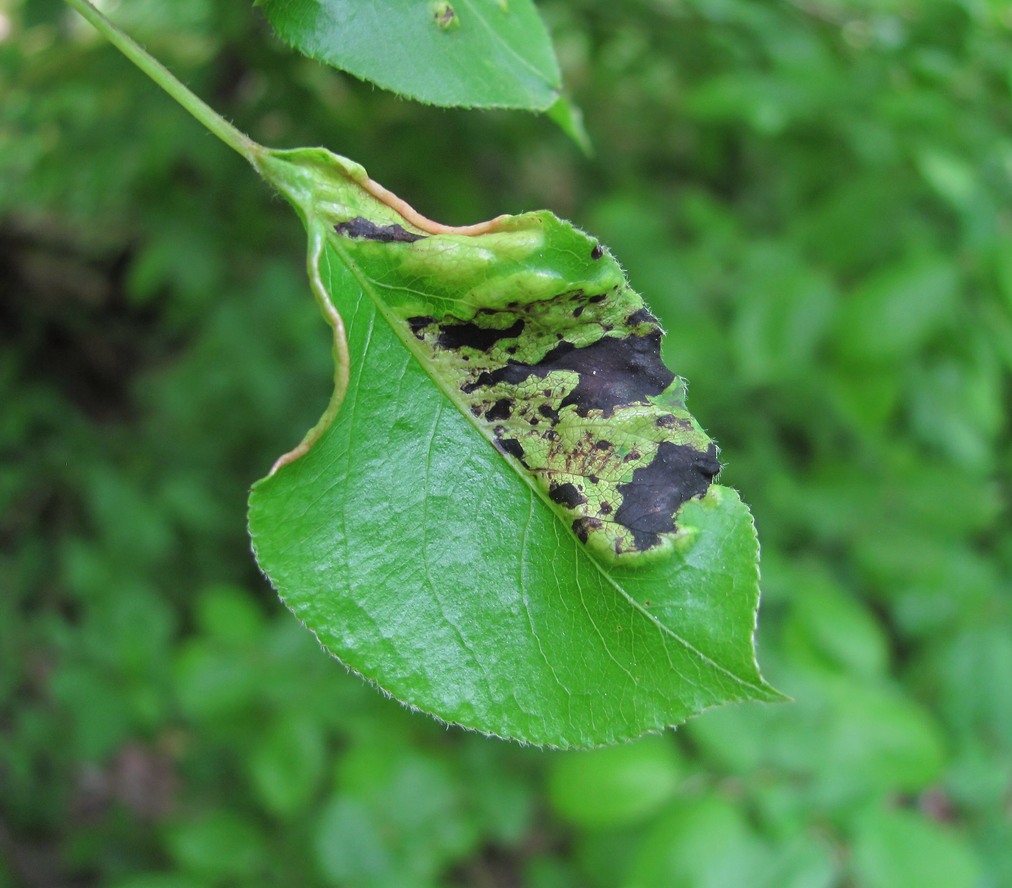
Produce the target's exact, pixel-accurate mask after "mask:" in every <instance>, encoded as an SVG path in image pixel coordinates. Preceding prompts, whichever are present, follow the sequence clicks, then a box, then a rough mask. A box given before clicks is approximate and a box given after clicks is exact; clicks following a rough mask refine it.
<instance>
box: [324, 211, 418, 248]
mask: <svg viewBox="0 0 1012 888" xmlns="http://www.w3.org/2000/svg"><path fill="white" fill-rule="evenodd" d="M334 231H335V232H337V233H338V234H340V235H343V236H344V237H350V238H354V239H355V240H370V241H377V242H378V243H382V244H413V243H414V242H415V241H420V240H424V239H425V237H426V235H424V234H415V233H414V232H413V231H408V230H407V229H406V228H403V227H401V226H400V225H397V224H396V223H392V224H390V225H377V224H376V223H375V222H370V221H369V220H368V219H366V218H365V217H364V216H356V217H355V218H354V219H349V220H348V221H347V222H338V223H337V225H335V226H334Z"/></svg>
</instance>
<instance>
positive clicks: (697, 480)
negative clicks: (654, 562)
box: [615, 441, 720, 550]
mask: <svg viewBox="0 0 1012 888" xmlns="http://www.w3.org/2000/svg"><path fill="white" fill-rule="evenodd" d="M719 471H720V462H718V460H717V448H716V446H715V445H713V444H711V445H710V446H709V448H708V449H707V450H706V452H703V451H701V450H696V449H695V448H694V447H690V446H689V445H688V444H672V443H670V442H669V441H663V442H662V443H661V445H660V447H658V448H657V454H656V455H655V456H654V458H653V459H652V460H651V461H650V464H649V465H646V466H641V467H640V468H638V469H636V470H635V471H634V472H633V476H632V480H631V481H629V482H628V483H626V484H619V485H618V488H617V489H618V492H619V493H620V494H621V495H622V505H620V506H619V507H618V510H617V511H616V512H615V520H616V521H617V522H618V523H619V524H622V525H624V526H625V527H628V528H629V530H631V531H632V534H633V540H634V542H635V543H636V547H637V548H638V549H641V550H642V549H649V548H651V547H652V546H656V545H657V544H658V543H660V541H661V538H660V534H662V533H671V532H672V531H674V529H675V512H677V511H678V507H679V506H681V504H682V503H684V502H685V501H686V500H689V499H691V498H692V497H694V496H701V495H702V494H704V493H706V490H707V488H708V487H709V486H710V482H711V481H712V480H713V478H714V477H715V476H716V474H717V473H718V472H719Z"/></svg>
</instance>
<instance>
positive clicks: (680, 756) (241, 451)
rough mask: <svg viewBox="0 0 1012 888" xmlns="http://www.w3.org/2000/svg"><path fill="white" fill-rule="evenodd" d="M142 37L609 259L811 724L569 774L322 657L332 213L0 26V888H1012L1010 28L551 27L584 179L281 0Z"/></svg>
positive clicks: (549, 13)
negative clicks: (295, 515) (305, 210)
mask: <svg viewBox="0 0 1012 888" xmlns="http://www.w3.org/2000/svg"><path fill="white" fill-rule="evenodd" d="M105 6H106V8H107V9H108V10H109V11H110V14H112V15H113V17H114V18H115V19H116V20H117V22H119V23H120V24H121V25H122V26H124V27H125V28H126V29H127V30H128V31H130V32H131V33H133V34H134V36H136V37H137V38H138V39H139V40H140V41H141V42H142V43H144V44H145V45H146V46H147V47H148V48H149V49H150V50H151V51H152V52H153V53H154V54H155V55H157V56H158V57H160V58H161V59H162V60H163V61H165V62H166V63H167V64H168V65H169V66H170V67H171V68H172V69H173V70H174V71H176V72H177V73H178V74H179V75H180V77H181V78H182V79H183V80H184V81H186V82H187V83H188V84H189V85H190V86H191V87H192V88H193V89H194V90H195V91H197V92H198V93H199V94H201V95H202V96H203V97H204V98H206V99H207V100H208V101H209V102H210V103H211V104H212V105H214V106H215V107H216V108H217V109H218V110H220V111H221V112H223V113H224V114H225V116H227V117H228V118H230V119H231V120H233V121H234V122H235V123H236V124H237V125H238V126H239V127H240V128H242V129H244V130H246V131H248V132H250V134H251V135H252V136H253V137H254V138H256V139H258V140H259V141H261V142H265V143H268V144H271V145H274V146H278V147H293V146H299V145H313V144H324V145H326V146H328V147H330V148H332V149H334V150H336V151H339V152H340V153H342V154H346V155H348V156H350V157H352V158H354V159H356V160H358V161H360V162H361V163H363V164H364V165H365V166H366V167H367V168H368V169H369V171H370V173H371V175H372V176H373V177H374V178H376V179H377V180H379V181H381V182H383V183H384V184H385V185H387V186H388V187H390V188H392V189H393V190H394V191H396V192H398V193H399V194H401V195H402V196H403V197H405V198H406V199H408V200H409V201H410V202H411V203H413V204H415V205H416V206H417V207H418V208H419V209H421V210H422V211H423V212H425V213H426V214H427V215H429V216H431V217H433V218H436V219H439V220H441V221H445V222H450V223H467V222H473V221H477V220H480V219H484V218H487V217H490V216H493V215H496V214H498V213H501V212H519V211H523V210H529V209H536V208H540V207H547V208H550V209H552V210H554V211H556V212H557V213H558V214H559V215H561V216H564V217H567V218H570V219H572V220H573V221H574V222H575V223H576V224H577V225H579V226H580V227H582V228H585V229H588V230H590V231H592V232H594V233H595V234H596V235H597V236H599V237H600V238H601V239H602V241H603V242H605V243H607V244H608V245H609V246H610V247H611V248H612V250H613V251H614V253H615V255H616V256H617V257H618V258H619V259H620V260H621V261H622V262H623V263H624V264H625V266H626V268H627V270H628V272H629V276H630V279H631V281H632V283H633V285H634V286H635V287H636V288H637V289H639V290H640V291H641V292H642V293H643V294H644V295H645V297H646V298H647V300H648V301H649V302H650V303H651V305H652V306H653V307H654V309H655V311H656V313H657V314H658V316H659V317H660V318H661V319H662V322H663V323H664V325H665V326H666V328H667V330H668V336H667V339H666V343H665V348H666V357H667V359H668V362H669V364H670V365H671V366H672V367H673V368H675V370H676V371H677V372H679V373H680V374H681V375H683V376H685V377H686V378H687V379H688V380H689V382H690V403H689V406H690V409H691V410H692V411H693V413H694V414H695V415H696V417H697V418H698V419H699V420H700V422H701V423H702V424H703V426H704V427H705V428H706V429H707V430H708V431H709V432H710V433H711V434H712V435H713V436H714V437H715V438H716V439H717V440H718V441H719V442H720V444H721V447H722V458H723V460H724V462H725V463H726V468H725V471H724V474H723V480H724V481H725V482H726V483H728V484H731V485H733V486H735V487H737V488H738V489H740V490H741V492H742V494H743V496H744V498H745V499H746V501H748V502H749V503H750V504H751V506H752V508H753V511H754V513H755V516H756V521H757V524H758V528H759V534H760V539H761V541H762V546H763V576H764V591H765V598H764V604H763V609H762V614H761V625H760V633H759V640H760V653H761V658H762V662H763V664H764V666H765V669H766V671H767V674H768V676H769V678H770V679H771V680H772V681H773V683H774V684H776V685H777V686H778V687H780V688H781V689H783V690H784V691H786V692H788V693H790V694H791V695H792V696H793V697H794V698H795V701H796V702H794V703H792V704H786V705H778V706H739V707H734V708H727V709H724V710H719V711H717V712H714V713H710V714H707V715H704V716H702V717H701V718H699V719H697V720H696V721H694V722H692V723H690V724H689V725H688V726H686V727H685V728H684V729H681V730H679V731H678V732H676V733H669V734H667V735H665V736H663V737H651V738H647V739H646V740H644V741H641V742H639V743H637V744H632V745H629V746H624V747H619V748H616V749H612V750H604V751H599V752H595V753H566V754H562V753H545V752H541V751H538V750H534V749H524V748H520V747H517V746H514V745H510V744H506V743H502V742H498V741H493V740H485V739H483V738H481V737H477V736H473V735H467V734H464V733H463V732H461V731H458V730H455V729H446V728H444V727H441V726H439V725H437V724H436V723H435V722H433V721H432V720H430V719H428V718H426V717H424V716H421V715H412V714H409V713H407V712H405V711H404V710H402V709H401V708H400V707H399V706H398V705H397V704H396V703H394V702H392V701H389V700H385V699H383V698H382V697H381V696H380V695H379V694H377V693H376V692H374V691H373V690H371V689H370V688H368V687H366V686H364V685H363V684H362V683H361V682H360V681H359V680H358V679H356V678H354V677H352V676H350V675H348V674H347V673H346V672H345V670H344V669H343V668H342V667H341V666H340V665H339V664H337V663H335V662H333V661H330V660H329V659H328V658H327V657H326V656H325V655H324V654H323V653H322V652H321V651H320V650H319V649H318V648H317V646H316V644H315V642H314V641H313V639H312V637H311V636H310V635H309V634H308V633H307V632H306V631H305V630H303V629H302V628H301V627H300V626H299V625H298V624H297V622H296V621H295V619H294V618H293V617H291V616H290V615H289V614H288V613H287V612H286V611H285V610H284V608H283V607H282V606H281V605H280V604H279V602H278V600H277V599H276V597H275V596H274V594H273V593H272V591H271V590H270V588H269V587H268V586H267V584H266V583H265V581H264V580H263V579H262V578H261V577H260V575H259V573H258V571H257V569H256V566H255V563H254V561H253V559H252V556H251V555H250V552H249V546H248V542H247V539H246V536H245V526H244V525H245V511H244V510H245V500H246V495H247V491H248V489H249V486H250V484H251V483H252V482H253V481H254V480H255V479H256V478H258V477H260V476H261V475H263V474H264V473H265V472H266V471H267V469H268V468H269V467H270V465H271V463H272V461H273V460H274V458H275V457H276V456H277V455H278V454H279V453H281V452H283V451H284V450H287V449H288V448H290V447H291V446H293V445H294V444H295V443H296V442H297V441H298V440H299V439H300V438H301V436H302V433H303V431H304V430H305V429H307V428H308V427H309V426H310V425H311V424H312V423H313V422H314V421H315V420H316V418H317V416H318V415H319V413H320V412H321V411H322V409H323V407H324V406H325V404H326V402H327V398H328V394H329V386H330V377H331V369H330V355H329V337H328V332H327V329H326V327H325V326H324V324H323V323H322V322H321V320H320V319H319V317H318V315H317V311H316V308H315V305H314V303H313V301H312V298H311V297H310V294H309V291H308V287H307V285H306V283H305V280H304V272H303V268H304V259H303V250H304V246H303V240H302V232H301V229H300V226H299V224H298V221H297V220H296V218H295V217H294V215H293V214H292V213H291V211H290V210H289V209H288V207H287V206H286V205H284V204H283V203H282V202H281V201H280V200H278V199H276V198H273V197H272V196H271V194H270V193H269V192H268V190H267V189H266V187H265V186H263V185H262V184H261V183H260V182H259V181H258V180H257V179H256V178H255V176H254V175H253V173H252V172H251V171H250V170H249V169H248V168H246V167H245V166H244V163H243V161H242V160H241V159H240V158H238V157H237V156H235V155H233V154H232V153H231V152H230V151H229V149H227V148H226V147H224V146H223V145H221V144H219V143H218V142H217V141H216V140H215V139H214V138H213V137H211V136H210V135H208V134H206V133H205V132H204V131H203V130H202V129H201V128H200V127H199V126H198V125H197V124H196V123H194V122H193V121H192V120H191V119H190V118H189V117H188V116H187V115H186V114H185V113H184V112H183V111H182V110H181V109H179V108H178V107H176V106H175V105H174V104H173V103H172V102H171V101H170V100H169V99H168V98H167V97H165V96H164V95H162V94H161V93H160V92H159V91H158V89H157V88H156V87H154V86H153V85H152V84H151V83H150V82H148V81H147V80H146V79H145V78H144V77H143V76H142V75H141V74H140V73H139V72H137V71H136V70H134V69H133V68H132V67H131V66H130V64H129V63H128V62H126V61H125V60H124V59H122V58H121V57H120V56H119V55H118V54H117V53H116V52H115V51H114V50H112V49H111V48H109V47H108V46H106V45H105V44H104V43H103V42H102V41H101V40H100V39H99V38H98V37H97V35H95V34H94V33H93V32H92V31H91V30H90V29H89V28H88V27H87V26H85V25H84V24H83V22H81V21H79V20H77V19H76V18H75V17H74V16H73V15H71V14H70V13H68V12H67V11H66V10H65V9H64V7H63V5H62V4H61V3H60V2H57V0H0V886H3V888H7V886H19V888H20V886H26V888H51V886H52V888H64V886H67V888H69V886H82V888H85V886H86V888H91V886H110V888H211V886H265V888H266V886H299V888H303V886H305V888H313V886H334V888H436V886H439V888H444V886H445V888H451V886H468V888H471V886H473V888H519V886H524V888H584V886H588V888H616V886H617V888H656V886H664V888H666V886H674V888H680V886H685V888H696V886H700V888H724V886H727V888H737V886H745V885H747V886H759V888H822V886H825V888H830V886H841V888H843V886H852V888H898V886H918V888H935V886H937V888H992V886H995V888H998V886H1007V885H1012V876H1010V873H1012V825H1010V813H1009V812H1010V808H1012V790H1010V773H1009V767H1010V766H1009V762H1010V757H1012V706H1010V700H1012V605H1010V596H1009V592H1010V586H1012V579H1010V575H1012V534H1010V532H1009V531H1010V522H1009V513H1008V508H1009V492H1010V482H1012V455H1010V447H1009V444H1010V440H1009V437H1010V436H1009V421H1008V414H1009V407H1010V384H1009V383H1010V375H1009V371H1010V367H1012V7H1010V6H1009V5H1008V4H1007V3H1004V2H999V0H990V2H988V0H932V2H926V0H925V2H915V0H884V2H883V0H874V2H873V0H864V2H859V0H854V2H844V0H794V2H768V3H755V2H744V0H652V2H651V0H634V2H628V0H627V2H623V3H614V2H606V0H578V2H562V0H557V2H544V3H542V4H540V8H541V10H542V12H543V14H544V15H545V17H546V19H547V20H548V22H549V24H550V26H551V29H552V33H553V36H554V38H555V41H556V45H557V50H558V53H559V57H560V61H561V63H562V66H563V69H564V74H565V81H566V83H567V86H568V89H569V90H570V92H571V94H572V97H573V99H574V100H575V101H576V103H577V104H578V105H579V106H580V107H581V108H582V109H583V111H584V114H585V121H586V126H587V129H588V131H589V133H590V135H591V137H592V139H593V142H594V146H595V151H596V153H595V154H594V156H593V157H592V158H589V159H588V158H586V157H584V156H582V155H581V154H580V153H579V151H578V149H577V148H575V147H574V145H573V144H572V143H571V142H569V141H568V140H567V139H566V138H565V137H564V136H563V135H562V133H561V132H559V131H558V130H557V129H556V128H554V126H553V125H552V124H551V123H550V122H549V121H547V120H546V119H542V118H536V117H533V116H530V115H525V114H521V113H469V112H463V111H443V110H437V109H433V108H427V107H423V106H420V105H415V104H411V103H408V102H405V101H401V100H399V99H397V98H394V97H392V96H390V95H389V94H386V93H383V92H380V91H378V90H376V89H374V88H372V87H370V86H367V85H363V84H361V83H359V82H356V81H354V80H352V79H350V78H348V77H347V76H344V75H341V74H339V73H337V72H334V71H332V70H329V69H325V68H323V67H320V66H319V65H317V64H315V63H312V62H309V61H306V60H304V59H301V58H300V57H298V56H296V55H295V54H294V53H292V52H290V51H288V50H286V49H285V48H284V47H282V46H280V45H279V44H278V43H277V42H276V41H275V40H274V39H273V38H272V37H271V36H270V34H269V32H268V30H267V29H266V27H265V26H264V24H263V22H262V20H261V18H260V16H259V14H258V13H257V12H256V11H255V10H253V9H252V8H251V4H249V3H246V2H229V3H223V2H220V0H176V2H172V3H169V2H165V0H121V2H119V3H117V4H112V3H109V4H105ZM476 520H478V519H476Z"/></svg>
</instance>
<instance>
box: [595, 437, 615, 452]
mask: <svg viewBox="0 0 1012 888" xmlns="http://www.w3.org/2000/svg"><path fill="white" fill-rule="evenodd" d="M594 446H595V447H596V448H597V449H598V450H611V448H612V447H614V446H615V445H614V444H612V443H611V441H605V440H604V438H602V439H601V440H600V441H595V442H594Z"/></svg>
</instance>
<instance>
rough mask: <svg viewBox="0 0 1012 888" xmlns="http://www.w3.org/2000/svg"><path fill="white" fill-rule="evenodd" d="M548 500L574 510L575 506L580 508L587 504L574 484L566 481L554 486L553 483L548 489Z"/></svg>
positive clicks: (585, 498)
mask: <svg viewBox="0 0 1012 888" xmlns="http://www.w3.org/2000/svg"><path fill="white" fill-rule="evenodd" d="M548 498H549V499H550V500H551V501H552V502H553V503H558V504H559V505H560V506H565V507H566V508H567V509H575V508H576V507H577V506H582V505H583V504H584V503H585V502H587V497H585V496H584V495H583V494H582V493H580V491H579V490H577V488H576V485H575V484H570V483H569V482H568V481H567V482H566V483H565V484H555V483H554V482H553V483H552V485H551V487H549V489H548Z"/></svg>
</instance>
